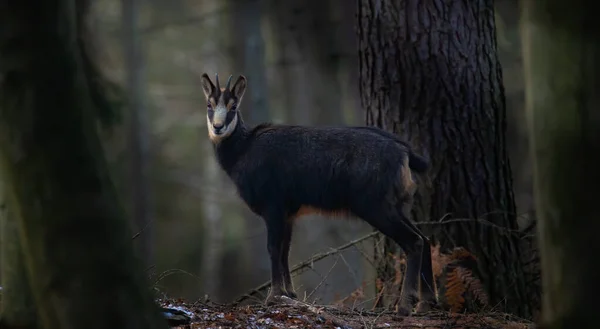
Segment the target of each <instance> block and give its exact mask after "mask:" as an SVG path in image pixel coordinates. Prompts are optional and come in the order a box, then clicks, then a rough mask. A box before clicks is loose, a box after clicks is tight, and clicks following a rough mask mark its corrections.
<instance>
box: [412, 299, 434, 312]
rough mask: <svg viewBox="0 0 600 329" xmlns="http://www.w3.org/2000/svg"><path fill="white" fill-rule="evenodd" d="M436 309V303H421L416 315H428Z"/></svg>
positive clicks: (418, 305)
mask: <svg viewBox="0 0 600 329" xmlns="http://www.w3.org/2000/svg"><path fill="white" fill-rule="evenodd" d="M436 308H437V304H436V303H435V302H427V301H421V302H419V303H418V304H417V309H416V311H415V313H427V312H429V311H431V310H434V309H436Z"/></svg>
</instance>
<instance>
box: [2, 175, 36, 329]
mask: <svg viewBox="0 0 600 329" xmlns="http://www.w3.org/2000/svg"><path fill="white" fill-rule="evenodd" d="M17 225H18V221H17V220H16V219H15V218H14V215H12V214H11V213H10V212H9V210H8V208H7V207H6V203H5V196H4V186H3V184H2V180H1V179H0V226H1V228H0V232H1V234H2V250H1V254H2V269H1V273H2V314H1V315H0V319H1V320H0V327H5V326H6V327H9V328H36V327H37V313H36V310H35V305H34V300H33V295H32V294H31V288H30V287H29V275H28V273H27V271H26V268H25V263H24V257H23V256H24V255H23V250H22V248H21V240H20V238H19V229H18V227H17Z"/></svg>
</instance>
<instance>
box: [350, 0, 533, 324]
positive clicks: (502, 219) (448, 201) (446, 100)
mask: <svg viewBox="0 0 600 329" xmlns="http://www.w3.org/2000/svg"><path fill="white" fill-rule="evenodd" d="M358 38H359V66H360V91H361V99H362V104H363V107H364V108H365V110H366V112H367V113H366V124H367V125H374V126H378V127H381V128H383V129H386V130H388V131H392V132H394V133H397V134H399V135H401V136H402V137H403V138H405V139H406V140H408V141H409V142H410V143H411V144H412V145H413V146H414V148H415V149H416V150H417V151H418V152H420V153H421V154H423V155H425V156H427V157H429V158H430V159H431V161H432V169H431V170H430V171H429V174H428V177H427V178H426V179H424V180H423V182H422V183H421V186H422V188H421V189H420V191H419V193H418V195H417V196H416V200H415V207H414V209H413V218H414V219H415V220H418V221H423V220H431V221H439V220H441V219H442V218H444V219H452V218H471V219H475V218H482V219H484V220H486V221H489V222H491V223H493V224H494V225H496V226H499V227H502V228H505V229H506V230H498V229H497V228H494V227H491V226H489V225H482V224H481V223H479V222H477V221H475V220H471V221H463V222H454V223H451V224H444V225H438V226H430V227H432V229H431V231H430V230H426V231H425V232H426V233H433V235H434V237H435V238H436V240H438V241H439V242H440V243H441V245H442V247H443V248H448V247H452V246H454V245H458V246H463V247H465V248H466V249H467V250H469V251H471V252H473V253H474V254H475V255H476V256H477V257H478V260H479V261H478V264H479V265H478V266H479V272H480V275H481V277H482V279H483V280H484V282H485V283H486V288H487V290H488V293H489V297H490V300H491V304H492V305H499V306H502V307H503V308H504V309H505V310H506V311H508V312H512V313H515V314H519V315H521V316H529V315H530V313H531V310H530V307H529V301H528V300H527V295H526V294H525V282H524V276H523V267H522V264H521V260H520V254H519V248H518V237H517V236H516V235H511V234H506V232H507V231H508V230H515V229H517V222H516V214H515V203H514V197H513V192H512V181H511V172H510V165H509V161H508V157H507V153H506V145H505V137H504V134H505V130H506V121H505V104H504V90H503V86H502V70H501V67H500V64H499V63H498V59H497V55H496V38H495V28H494V10H493V1H491V0H485V1H483V0H482V1H456V0H455V1H441V0H435V1H418V0H404V1H392V0H360V1H358Z"/></svg>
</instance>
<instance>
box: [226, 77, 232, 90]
mask: <svg viewBox="0 0 600 329" xmlns="http://www.w3.org/2000/svg"><path fill="white" fill-rule="evenodd" d="M232 77H233V75H230V76H229V79H227V85H226V86H225V89H227V90H230V89H229V85H231V78H232Z"/></svg>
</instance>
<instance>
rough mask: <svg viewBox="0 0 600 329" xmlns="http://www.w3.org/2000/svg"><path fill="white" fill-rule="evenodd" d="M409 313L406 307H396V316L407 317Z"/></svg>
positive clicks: (409, 310)
mask: <svg viewBox="0 0 600 329" xmlns="http://www.w3.org/2000/svg"><path fill="white" fill-rule="evenodd" d="M410 313H411V309H410V308H408V307H406V306H398V311H397V312H396V314H397V315H398V316H409V315H410Z"/></svg>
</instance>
